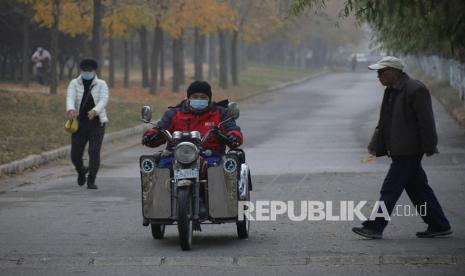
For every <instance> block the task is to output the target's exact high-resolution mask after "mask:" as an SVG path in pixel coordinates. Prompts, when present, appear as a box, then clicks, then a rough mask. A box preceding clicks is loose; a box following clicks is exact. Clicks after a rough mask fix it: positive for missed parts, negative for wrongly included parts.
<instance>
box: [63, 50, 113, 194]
mask: <svg viewBox="0 0 465 276" xmlns="http://www.w3.org/2000/svg"><path fill="white" fill-rule="evenodd" d="M97 66H98V65H97V62H96V61H95V60H92V59H84V60H83V61H81V63H80V64H79V68H80V70H81V74H80V76H79V77H77V78H75V79H73V80H72V81H71V82H70V83H69V86H68V93H67V97H66V111H67V116H68V119H70V120H72V119H73V118H75V117H76V116H77V118H78V121H79V129H78V131H77V132H76V133H73V134H72V136H71V161H72V162H73V165H74V167H75V168H76V171H77V173H78V179H77V182H78V185H79V186H82V185H84V184H85V183H86V181H87V189H97V185H95V178H96V177H97V172H98V170H99V167H100V149H101V147H102V141H103V136H104V134H105V124H106V123H107V122H108V118H107V114H106V111H105V107H106V106H107V103H108V98H109V93H108V86H107V84H106V82H105V81H104V80H101V79H99V78H98V77H97V74H96V73H95V71H96V70H97ZM87 142H89V149H88V150H89V167H85V166H84V163H83V160H82V156H83V154H84V149H85V146H86V144H87ZM87 173H89V175H88V176H86V175H87Z"/></svg>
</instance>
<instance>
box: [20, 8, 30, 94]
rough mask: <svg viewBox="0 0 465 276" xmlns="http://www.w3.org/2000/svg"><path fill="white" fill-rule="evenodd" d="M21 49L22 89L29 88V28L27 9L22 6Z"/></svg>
mask: <svg viewBox="0 0 465 276" xmlns="http://www.w3.org/2000/svg"><path fill="white" fill-rule="evenodd" d="M23 20H24V21H23V49H22V63H23V64H22V83H23V86H24V87H29V79H30V75H29V72H30V69H31V68H30V67H31V59H30V55H29V46H30V27H29V20H30V17H29V7H28V6H26V5H24V17H23Z"/></svg>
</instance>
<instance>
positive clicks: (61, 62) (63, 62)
mask: <svg viewBox="0 0 465 276" xmlns="http://www.w3.org/2000/svg"><path fill="white" fill-rule="evenodd" d="M58 63H59V68H60V73H59V77H58V79H59V80H61V81H62V80H64V79H65V65H66V56H65V55H64V54H63V53H60V56H59V57H58Z"/></svg>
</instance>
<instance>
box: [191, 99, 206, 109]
mask: <svg viewBox="0 0 465 276" xmlns="http://www.w3.org/2000/svg"><path fill="white" fill-rule="evenodd" d="M189 104H190V106H191V107H192V108H194V109H204V108H206V107H207V106H208V100H189Z"/></svg>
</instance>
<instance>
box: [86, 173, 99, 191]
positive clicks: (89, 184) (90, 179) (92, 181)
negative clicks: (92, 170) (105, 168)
mask: <svg viewBox="0 0 465 276" xmlns="http://www.w3.org/2000/svg"><path fill="white" fill-rule="evenodd" d="M87 189H91V190H97V189H98V187H97V185H95V176H91V175H89V177H88V178H87Z"/></svg>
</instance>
